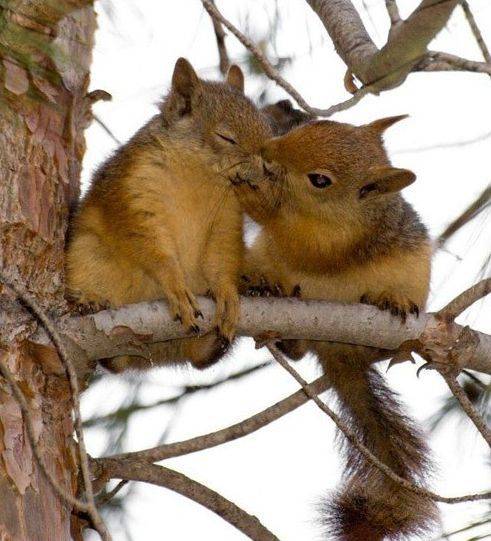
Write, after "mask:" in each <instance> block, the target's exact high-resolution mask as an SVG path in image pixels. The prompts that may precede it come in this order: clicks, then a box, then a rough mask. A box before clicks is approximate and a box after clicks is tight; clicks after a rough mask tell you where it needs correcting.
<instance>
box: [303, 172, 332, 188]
mask: <svg viewBox="0 0 491 541" xmlns="http://www.w3.org/2000/svg"><path fill="white" fill-rule="evenodd" d="M307 176H308V177H309V180H310V182H311V183H312V185H313V186H315V187H316V188H327V187H328V186H330V185H331V184H332V180H331V179H330V178H329V177H328V176H327V175H323V174H321V173H309V174H308V175H307Z"/></svg>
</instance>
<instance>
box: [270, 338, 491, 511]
mask: <svg viewBox="0 0 491 541" xmlns="http://www.w3.org/2000/svg"><path fill="white" fill-rule="evenodd" d="M268 349H269V351H270V352H271V354H272V355H273V357H274V358H275V360H276V361H277V362H278V364H280V365H281V366H282V367H283V368H284V369H285V370H286V371H287V372H288V373H289V374H290V375H291V376H293V378H294V379H295V380H296V381H297V382H298V383H299V384H300V386H301V387H302V389H303V390H304V392H305V394H306V395H307V396H309V397H310V398H311V399H312V400H313V401H314V403H315V404H316V406H318V407H319V408H320V409H321V410H322V411H323V412H324V413H325V414H326V415H328V417H330V418H331V419H332V421H334V424H335V425H336V426H337V427H338V428H339V430H340V431H341V432H342V433H343V435H344V436H345V437H346V438H347V439H348V440H349V441H350V443H351V444H352V445H353V446H354V447H356V449H358V451H359V452H360V453H361V454H362V455H363V456H364V457H365V458H366V459H367V460H368V461H369V462H370V463H371V464H373V466H375V467H376V468H377V469H378V470H380V471H381V472H382V473H383V474H385V475H386V476H387V477H388V478H389V479H391V480H392V481H394V483H396V484H398V485H399V486H401V487H403V488H405V489H406V490H409V491H410V492H413V493H414V494H419V495H420V496H423V497H425V498H430V499H432V500H434V501H438V502H443V503H461V502H469V501H478V500H485V499H489V498H491V491H490V492H485V493H482V494H468V495H465V496H457V497H447V496H440V495H439V494H436V493H435V492H432V491H430V490H427V489H425V488H422V487H419V486H418V485H415V484H414V483H411V482H410V481H408V480H407V479H404V478H403V477H400V476H399V475H397V474H396V473H395V472H394V471H392V470H391V468H389V467H388V466H386V465H385V464H384V463H383V462H381V461H380V460H379V459H378V458H377V457H376V456H375V455H374V454H373V453H372V452H371V451H370V449H368V447H366V446H365V445H364V444H363V443H362V442H361V441H360V440H359V439H358V437H357V435H356V433H355V432H354V431H353V430H351V428H350V427H349V426H348V425H347V424H346V423H345V422H344V421H343V420H342V419H341V418H340V417H339V416H338V415H337V414H336V413H335V412H334V411H333V410H332V409H331V408H329V407H328V406H327V405H326V404H325V403H324V402H323V401H322V400H321V399H320V398H319V397H318V395H317V394H316V393H315V391H313V390H312V389H311V388H309V385H308V383H307V382H306V381H305V380H304V379H303V378H302V376H300V374H299V373H298V372H297V371H296V370H295V369H294V368H293V367H292V366H291V365H290V363H289V362H288V361H287V360H286V358H285V357H284V356H283V355H282V353H281V352H280V350H279V349H278V348H277V347H276V346H274V345H272V344H270V345H268Z"/></svg>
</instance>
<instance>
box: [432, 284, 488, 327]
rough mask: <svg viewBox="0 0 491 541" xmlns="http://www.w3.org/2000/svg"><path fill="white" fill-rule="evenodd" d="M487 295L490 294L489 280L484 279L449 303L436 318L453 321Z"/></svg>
mask: <svg viewBox="0 0 491 541" xmlns="http://www.w3.org/2000/svg"><path fill="white" fill-rule="evenodd" d="M489 293H491V278H485V279H484V280H481V281H480V282H479V283H477V284H475V285H473V286H472V287H470V288H469V289H467V290H466V291H464V292H463V293H461V294H460V295H459V296H458V297H456V298H455V299H453V300H452V301H450V302H449V303H448V304H447V305H446V306H445V307H443V308H442V309H441V310H440V311H439V312H438V316H439V317H441V318H443V319H446V320H450V321H453V320H454V319H455V318H456V317H457V316H458V315H460V314H461V313H462V312H464V311H465V310H467V308H469V307H470V306H472V305H473V304H474V303H475V302H477V301H478V300H479V299H482V298H483V297H485V296H486V295H488V294H489Z"/></svg>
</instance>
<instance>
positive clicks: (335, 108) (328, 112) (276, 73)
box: [202, 0, 370, 117]
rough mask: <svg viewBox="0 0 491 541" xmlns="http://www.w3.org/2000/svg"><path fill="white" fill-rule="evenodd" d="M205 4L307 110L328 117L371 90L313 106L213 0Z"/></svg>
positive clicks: (278, 82)
mask: <svg viewBox="0 0 491 541" xmlns="http://www.w3.org/2000/svg"><path fill="white" fill-rule="evenodd" d="M202 3H203V6H204V8H205V9H206V11H207V12H208V13H209V15H210V17H211V18H212V19H213V20H214V21H217V22H219V23H221V24H223V25H224V26H225V27H226V28H228V29H229V30H230V32H232V34H233V35H234V36H235V37H236V38H237V39H238V40H239V41H240V42H241V43H242V45H244V47H246V49H248V50H249V51H250V52H251V53H252V54H253V55H254V56H255V58H256V60H257V61H258V62H259V64H260V65H261V67H262V68H263V71H264V73H265V74H266V75H267V76H268V77H269V78H270V79H271V80H272V81H275V82H276V83H277V84H278V85H279V86H281V88H283V90H285V91H286V92H287V93H288V94H289V95H290V96H291V97H292V98H293V99H294V100H295V101H296V102H297V103H298V105H300V107H302V108H303V109H304V110H305V111H307V112H308V113H310V114H311V115H314V116H324V117H328V116H331V115H333V114H334V113H337V112H339V111H344V110H345V109H348V108H350V107H352V106H353V105H356V104H357V103H358V102H359V101H360V100H361V99H362V98H363V97H364V96H366V95H367V94H368V93H369V92H370V88H368V87H363V88H361V89H360V90H359V91H358V92H356V93H355V95H354V96H353V97H351V98H350V99H348V100H346V101H344V102H341V103H339V104H336V105H333V106H331V107H329V108H328V109H318V108H316V107H311V106H310V105H309V104H308V103H307V102H306V101H305V100H304V98H303V97H302V95H301V94H300V92H298V90H296V89H295V88H294V87H293V86H292V85H291V84H290V83H289V82H288V81H286V80H285V79H284V78H283V77H282V76H281V75H280V72H279V71H278V70H277V69H276V68H275V67H274V66H273V65H272V64H271V63H270V62H269V60H268V59H267V58H266V56H265V55H264V53H263V52H262V51H261V49H260V48H259V47H257V46H256V45H255V44H254V43H253V42H252V41H251V40H250V39H249V38H248V37H247V36H245V35H244V34H242V32H241V31H240V30H239V29H238V28H237V27H235V26H234V25H233V24H232V23H231V22H230V21H228V20H227V19H226V18H225V17H224V16H223V15H222V14H221V13H220V12H219V11H218V9H217V8H216V6H215V5H214V3H213V2H212V1H211V0H202Z"/></svg>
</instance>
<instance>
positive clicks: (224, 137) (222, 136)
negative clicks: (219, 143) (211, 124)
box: [215, 132, 237, 145]
mask: <svg viewBox="0 0 491 541" xmlns="http://www.w3.org/2000/svg"><path fill="white" fill-rule="evenodd" d="M215 135H218V137H220V139H223V140H224V141H227V143H230V144H231V145H236V144H237V141H234V140H233V139H232V138H231V137H227V136H226V135H222V134H221V133H218V132H215Z"/></svg>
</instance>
